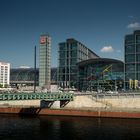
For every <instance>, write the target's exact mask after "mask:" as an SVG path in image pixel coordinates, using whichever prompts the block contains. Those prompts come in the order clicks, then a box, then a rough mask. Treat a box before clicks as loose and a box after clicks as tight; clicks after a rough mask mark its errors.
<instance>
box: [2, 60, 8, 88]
mask: <svg viewBox="0 0 140 140" xmlns="http://www.w3.org/2000/svg"><path fill="white" fill-rule="evenodd" d="M9 83H10V64H9V63H4V62H0V85H1V86H2V87H7V86H8V85H9Z"/></svg>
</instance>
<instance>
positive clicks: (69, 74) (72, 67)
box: [58, 39, 99, 88]
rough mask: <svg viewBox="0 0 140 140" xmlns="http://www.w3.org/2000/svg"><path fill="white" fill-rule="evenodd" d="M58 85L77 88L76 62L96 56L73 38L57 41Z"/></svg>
mask: <svg viewBox="0 0 140 140" xmlns="http://www.w3.org/2000/svg"><path fill="white" fill-rule="evenodd" d="M58 53H59V66H58V85H59V87H62V88H72V87H74V88H77V86H78V85H77V83H78V67H77V63H78V62H80V61H82V60H87V59H90V58H98V57H99V56H98V55H96V54H95V53H94V52H93V51H91V50H90V49H88V48H87V47H86V46H85V45H83V44H82V43H81V42H79V41H77V40H75V39H67V40H66V42H62V43H59V51H58Z"/></svg>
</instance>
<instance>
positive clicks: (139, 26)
mask: <svg viewBox="0 0 140 140" xmlns="http://www.w3.org/2000/svg"><path fill="white" fill-rule="evenodd" d="M127 28H129V29H132V28H140V23H139V22H134V23H130V24H129V25H128V26H127Z"/></svg>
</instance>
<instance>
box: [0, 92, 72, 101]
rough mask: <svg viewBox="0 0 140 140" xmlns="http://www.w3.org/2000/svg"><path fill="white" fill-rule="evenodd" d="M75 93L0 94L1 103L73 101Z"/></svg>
mask: <svg viewBox="0 0 140 140" xmlns="http://www.w3.org/2000/svg"><path fill="white" fill-rule="evenodd" d="M73 99H74V94H73V93H57V92H56V93H0V101H12V100H13V101H15V100H46V101H73Z"/></svg>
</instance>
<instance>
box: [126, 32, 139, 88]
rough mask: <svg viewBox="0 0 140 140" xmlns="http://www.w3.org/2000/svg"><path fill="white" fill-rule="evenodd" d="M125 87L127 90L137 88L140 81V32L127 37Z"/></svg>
mask: <svg viewBox="0 0 140 140" xmlns="http://www.w3.org/2000/svg"><path fill="white" fill-rule="evenodd" d="M124 59H125V85H126V88H129V89H130V88H131V89H134V88H136V83H138V81H140V30H136V31H134V33H133V34H129V35H126V36H125V46H124Z"/></svg>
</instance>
